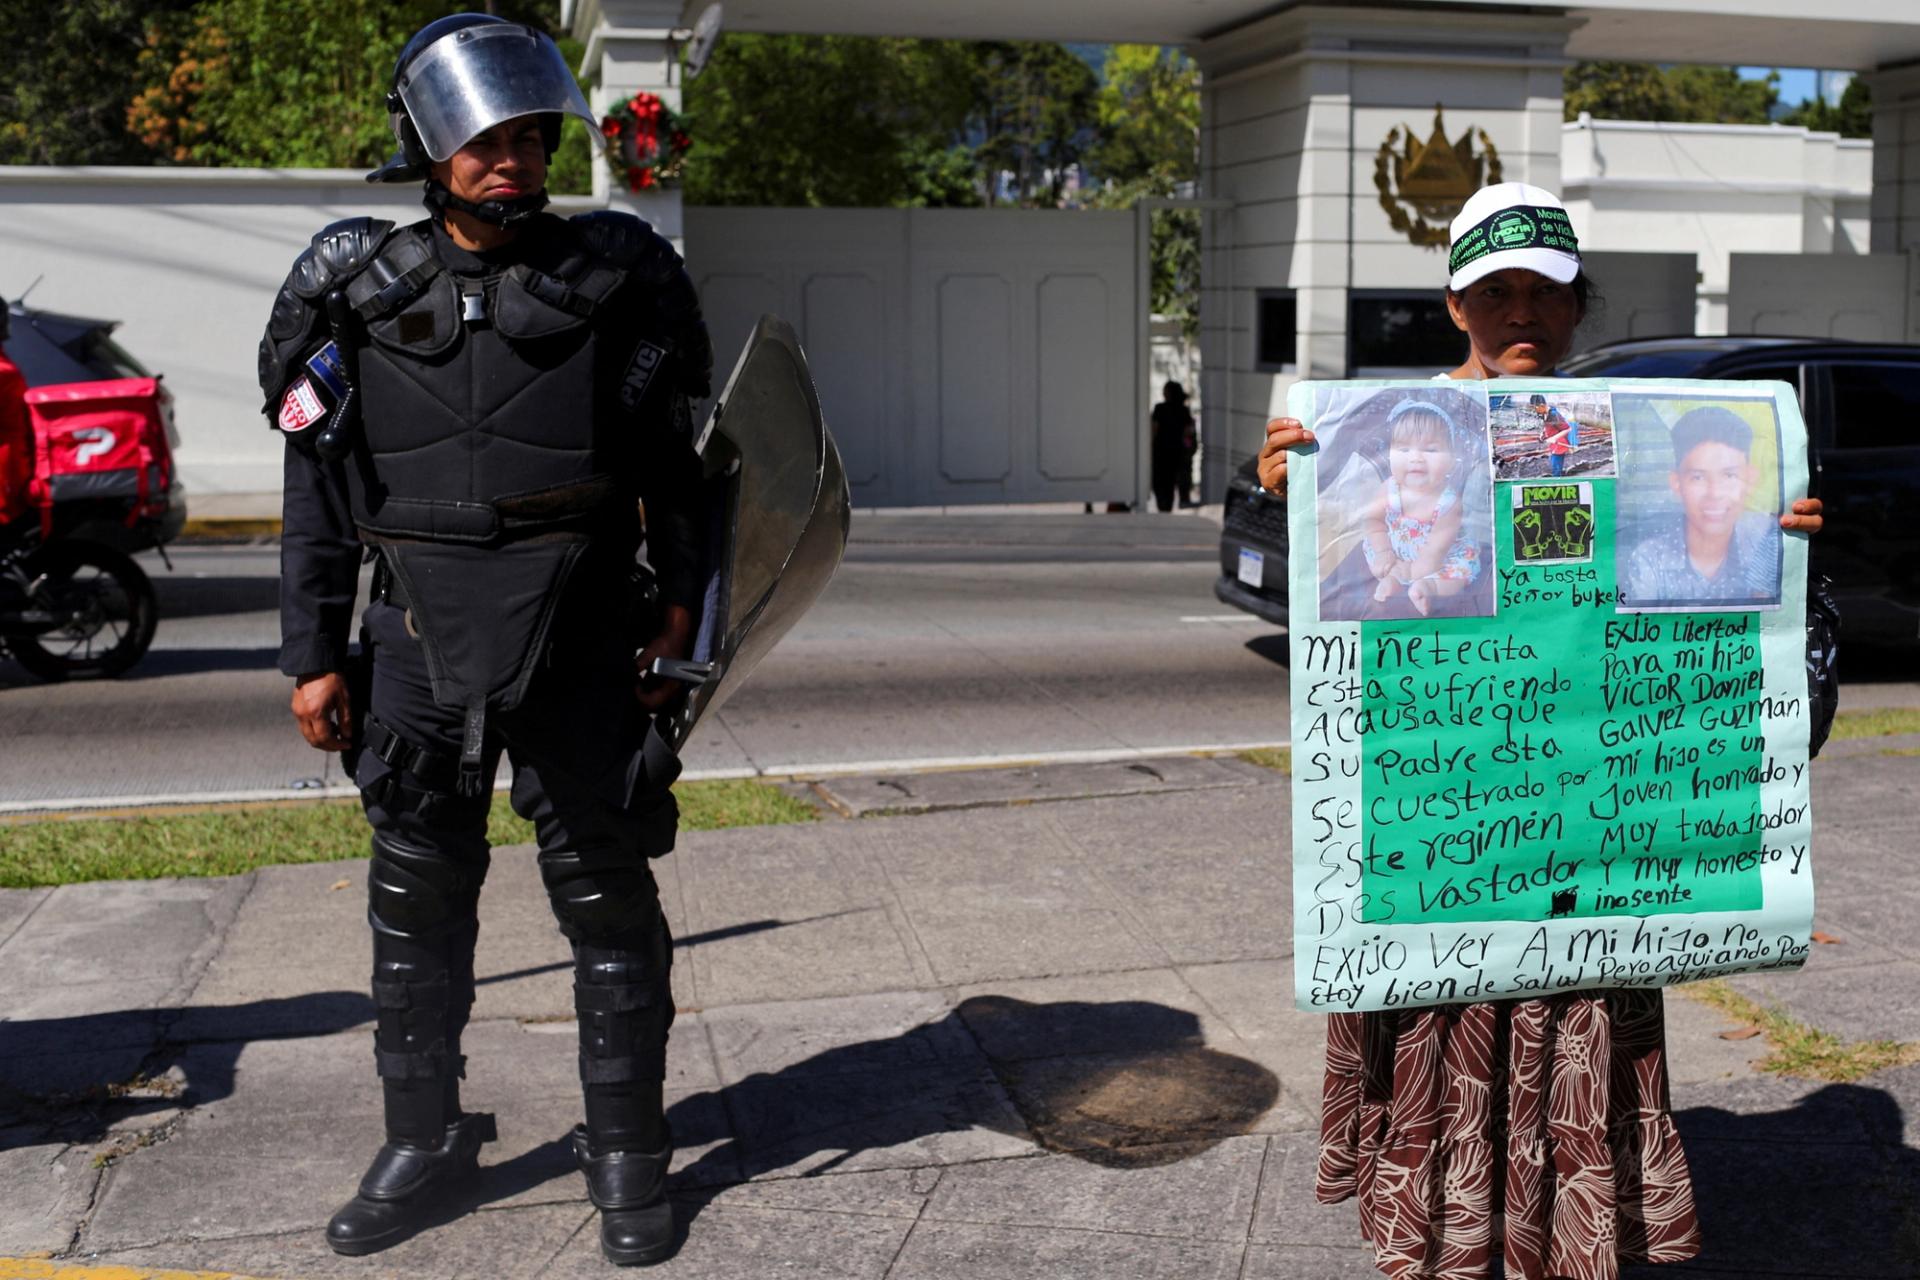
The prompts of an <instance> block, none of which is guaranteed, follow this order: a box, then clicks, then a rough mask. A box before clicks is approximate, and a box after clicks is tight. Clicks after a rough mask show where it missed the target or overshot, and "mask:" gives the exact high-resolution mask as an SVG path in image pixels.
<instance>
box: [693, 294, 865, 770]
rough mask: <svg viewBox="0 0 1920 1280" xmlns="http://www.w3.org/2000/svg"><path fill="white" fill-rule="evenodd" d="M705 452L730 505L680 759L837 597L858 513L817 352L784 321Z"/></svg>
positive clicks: (742, 377)
mask: <svg viewBox="0 0 1920 1280" xmlns="http://www.w3.org/2000/svg"><path fill="white" fill-rule="evenodd" d="M695 447H696V449H697V450H698V451H699V453H700V457H701V459H702V461H703V462H704V464H705V470H706V474H707V475H708V477H709V478H713V479H715V480H716V481H717V482H718V483H719V484H720V486H721V489H722V492H723V494H724V501H723V502H722V503H721V505H720V510H719V511H718V512H717V513H716V517H715V522H716V529H715V533H716V535H717V536H716V537H714V538H713V539H711V541H712V542H713V543H716V544H717V554H716V555H715V557H714V562H713V570H712V573H711V574H710V576H709V578H708V582H707V590H706V596H705V599H704V601H703V604H702V608H701V617H700V627H699V631H698V632H697V634H696V637H695V639H694V645H693V663H694V664H695V666H694V668H693V669H692V670H691V671H687V672H686V674H690V675H693V676H695V677H696V678H699V677H702V676H703V677H704V678H702V679H700V682H699V683H697V684H693V685H692V687H691V688H690V689H689V691H688V694H687V698H686V701H685V703H684V704H683V705H682V706H681V707H680V709H679V710H678V711H676V712H675V713H674V714H673V715H672V716H671V717H669V718H668V719H669V723H670V728H669V729H668V730H666V731H665V733H666V737H667V739H668V743H669V745H671V746H672V747H673V749H674V750H675V751H676V752H677V751H679V750H680V749H681V748H682V747H683V746H685V745H686V742H687V739H688V738H689V737H690V736H691V735H692V733H693V731H694V729H695V728H697V727H698V726H699V724H700V722H701V720H703V719H704V718H705V717H707V716H708V715H711V714H712V713H713V712H715V711H717V710H718V709H719V708H720V706H721V704H723V703H724V702H726V700H727V699H728V698H730V697H731V696H733V694H734V692H735V691H736V690H738V689H739V688H740V686H741V685H742V684H743V683H745V682H746V679H747V677H748V676H749V675H750V674H752V672H753V669H754V667H756V666H758V665H759V663H760V660H761V659H762V658H764V657H766V655H767V651H768V650H770V649H772V648H773V646H774V644H775V642H777V641H778V640H779V639H780V637H781V636H783V635H785V634H786V633H787V632H788V631H789V630H790V629H791V628H792V627H793V624H794V623H795V622H797V621H799V620H800V616H801V615H802V614H804V613H805V612H806V611H807V610H808V609H810V608H812V607H813V602H814V601H815V600H817V599H819V597H820V593H821V592H822V591H824V590H826V586H827V583H828V582H829V581H830V580H831V579H832V578H833V573H834V570H835V569H837V568H839V567H840V557H841V554H842V553H843V552H844V551H845V550H846V546H847V521H848V515H849V511H848V499H847V475H846V470H845V468H843V467H842V466H841V463H840V451H839V449H838V448H836V447H835V446H834V443H833V436H832V435H831V434H830V433H829V432H828V431H827V425H826V423H825V422H824V421H823V420H822V419H821V416H820V399H819V397H818V395H816V394H815V392H814V389H813V377H812V375H811V374H810V373H808V372H807V358H806V355H805V353H804V352H802V351H801V350H800V341H799V339H798V338H797V337H796V336H795V335H794V332H793V329H792V327H791V326H790V325H788V324H787V323H786V321H784V320H781V319H780V318H779V317H778V316H771V315H767V316H762V317H760V323H759V324H758V325H756V326H754V331H753V337H752V338H751V339H749V340H748V342H747V346H746V349H745V350H744V351H742V352H741V353H740V359H739V361H738V362H736V363H735V365H734V366H733V374H732V376H731V377H729V378H728V379H727V385H726V388H725V389H724V390H723V391H722V392H721V393H720V398H719V400H717V401H716V402H715V403H714V406H713V412H712V414H711V416H709V417H708V419H707V424H706V427H705V428H704V429H703V430H702V431H701V433H700V436H699V438H698V440H697V441H696V442H695ZM662 665H663V666H671V665H673V664H662ZM683 670H685V669H683ZM662 674H674V672H672V671H666V670H663V671H662Z"/></svg>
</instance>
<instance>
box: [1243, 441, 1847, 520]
mask: <svg viewBox="0 0 1920 1280" xmlns="http://www.w3.org/2000/svg"><path fill="white" fill-rule="evenodd" d="M1268 429H1269V430H1271V429H1272V424H1268ZM1268 439H1272V437H1271V436H1269V437H1268ZM1820 510H1821V508H1820V499H1818V498H1795V499H1794V500H1793V511H1792V514H1790V515H1784V516H1781V517H1780V527H1781V528H1782V529H1785V530H1787V532H1789V533H1809V534H1811V533H1818V532H1820V527H1821V526H1822V525H1824V524H1825V523H1826V519H1825V518H1824V517H1823V516H1821V514H1820Z"/></svg>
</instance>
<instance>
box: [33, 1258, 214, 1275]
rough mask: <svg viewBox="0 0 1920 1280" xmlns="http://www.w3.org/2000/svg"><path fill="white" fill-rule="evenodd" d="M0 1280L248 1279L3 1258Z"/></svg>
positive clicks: (185, 1272)
mask: <svg viewBox="0 0 1920 1280" xmlns="http://www.w3.org/2000/svg"><path fill="white" fill-rule="evenodd" d="M0 1280H247V1277H245V1276H240V1275H236V1274H234V1273H233V1272H231V1271H171V1270H155V1269H154V1268H151V1267H112V1266H108V1267H96V1266H89V1265H87V1264H86V1263H74V1262H41V1261H38V1260H36V1259H32V1258H0Z"/></svg>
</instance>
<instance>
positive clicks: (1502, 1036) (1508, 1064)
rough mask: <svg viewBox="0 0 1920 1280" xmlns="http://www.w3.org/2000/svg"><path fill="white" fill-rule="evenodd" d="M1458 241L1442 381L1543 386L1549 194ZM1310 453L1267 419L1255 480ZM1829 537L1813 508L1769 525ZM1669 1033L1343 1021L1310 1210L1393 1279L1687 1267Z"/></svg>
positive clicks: (1689, 1230) (1570, 1279)
mask: <svg viewBox="0 0 1920 1280" xmlns="http://www.w3.org/2000/svg"><path fill="white" fill-rule="evenodd" d="M1451 237H1452V241H1453V244H1452V251H1451V253H1450V254H1449V258H1448V265H1449V271H1450V276H1449V279H1448V281H1447V290H1446V299H1447V310H1448V312H1449V314H1450V315H1451V316H1452V318H1453V323H1454V324H1455V326H1456V327H1458V328H1459V329H1460V330H1461V331H1462V332H1463V333H1465V334H1466V336H1467V342H1468V351H1467V358H1466V360H1465V362H1463V363H1462V364H1461V365H1460V367H1459V368H1457V369H1454V370H1453V371H1451V372H1450V373H1444V374H1440V375H1438V376H1439V377H1440V378H1442V379H1486V378H1495V377H1540V376H1545V375H1550V374H1552V373H1553V372H1554V370H1555V369H1556V368H1557V367H1558V365H1559V363H1560V361H1561V360H1562V359H1563V358H1564V357H1565V356H1566V355H1567V353H1568V351H1569V349H1570V348H1571V347H1572V345H1573V337H1574V332H1575V330H1576V329H1577V328H1578V327H1579V325H1580V322H1581V320H1582V319H1583V318H1584V317H1585V315H1586V311H1587V305H1588V302H1589V299H1590V297H1591V293H1592V291H1591V286H1590V284H1589V282H1588V280H1587V277H1586V275H1585V274H1584V273H1583V272H1582V270H1581V265H1580V256H1579V248H1578V244H1577V242H1576V240H1575V237H1574V230H1573V227H1572V224H1571V223H1570V222H1569V221H1568V219H1567V215H1566V210H1565V209H1564V207H1563V206H1562V205H1561V203H1560V201H1559V200H1558V199H1557V198H1556V197H1555V196H1554V195H1553V194H1552V193H1551V192H1548V191H1544V190H1541V189H1540V188H1538V187H1532V186H1527V185H1524V184H1522V183H1517V182H1508V183H1501V184H1498V185H1496V186H1491V187H1486V188H1483V189H1482V190H1480V191H1479V192H1476V193H1475V194H1474V196H1473V198H1472V199H1470V200H1468V201H1467V204H1466V206H1465V208H1463V209H1462V210H1461V212H1460V215H1459V217H1457V218H1455V219H1454V221H1453V225H1452V228H1451ZM1313 446H1314V436H1313V433H1312V432H1310V431H1308V430H1306V429H1305V428H1304V427H1303V426H1302V424H1301V423H1300V422H1299V421H1298V420H1296V419H1293V418H1276V419H1274V420H1273V421H1271V422H1269V423H1268V424H1267V439H1266V443H1265V445H1264V446H1263V447H1262V448H1261V450H1260V459H1259V474H1260V483H1261V485H1262V486H1263V487H1264V488H1265V489H1267V490H1268V491H1269V492H1271V493H1275V494H1281V495H1284V494H1285V492H1286V486H1287V456H1288V451H1290V450H1295V449H1310V448H1312V447H1313ZM1820 525H1821V515H1820V503H1819V501H1818V500H1817V499H1801V500H1799V501H1796V502H1794V503H1793V505H1792V511H1791V513H1790V514H1787V515H1783V516H1782V517H1781V518H1780V526H1781V527H1782V528H1783V529H1787V530H1794V531H1799V532H1803V533H1817V532H1818V531H1819V529H1820ZM1665 1038H1666V1037H1665V1027H1664V1019H1663V1014H1662V1007H1661V1000H1660V994H1659V992H1658V991H1647V990H1631V991H1575V992H1570V993H1568V994H1566V995H1560V996H1552V997H1545V998H1540V999H1528V1000H1504V1001H1489V1002H1482V1003H1474V1004H1457V1005H1446V1006H1441V1007H1435V1008H1417V1009H1408V1010H1393V1011H1384V1012H1378V1013H1347V1014H1334V1015H1332V1016H1331V1017H1330V1019H1329V1025H1328V1030H1327V1067H1326V1076H1325V1080H1324V1086H1323V1093H1324V1096H1323V1114H1322V1120H1321V1138H1320V1162H1319V1170H1318V1178H1317V1191H1318V1195H1319V1198H1320V1200H1321V1201H1322V1202H1324V1203H1328V1204H1332V1203H1337V1202H1338V1201H1341V1200H1345V1199H1347V1198H1349V1197H1357V1198H1358V1199H1359V1208H1360V1224H1361V1231H1362V1233H1363V1234H1364V1236H1365V1237H1366V1239H1367V1241H1368V1243H1369V1244H1371V1245H1372V1246H1373V1250H1374V1258H1375V1261H1376V1262H1377V1264H1378V1265H1379V1266H1380V1268H1381V1269H1382V1270H1383V1271H1385V1272H1386V1273H1387V1274H1388V1275H1390V1276H1393V1277H1395V1280H1429V1278H1437V1277H1445V1278H1446V1280H1467V1278H1468V1277H1481V1276H1487V1275H1489V1274H1491V1265H1492V1264H1491V1260H1492V1257H1493V1255H1495V1254H1501V1255H1504V1259H1505V1273H1506V1275H1508V1276H1509V1277H1513V1280H1613V1277H1616V1276H1617V1275H1618V1274H1619V1270H1620V1264H1621V1263H1622V1262H1639V1261H1646V1262H1679V1261H1683V1260H1685V1259H1687V1258H1691V1257H1693V1256H1694V1255H1695V1254H1697V1253H1698V1252H1699V1247H1700V1231H1699V1223H1698V1221H1697V1219H1696V1217H1695V1213H1694V1204H1693V1188H1692V1185H1691V1183H1690V1181H1689V1179H1688V1174H1687V1164H1686V1157H1685V1155H1684V1154H1683V1153H1682V1151H1681V1149H1680V1140H1679V1135H1678V1133H1677V1132H1676V1131H1675V1129H1674V1125H1673V1119H1672V1117H1671V1115H1670V1114H1669V1112H1668V1089H1667V1066H1666V1044H1665ZM1496 1233H1497V1234H1496Z"/></svg>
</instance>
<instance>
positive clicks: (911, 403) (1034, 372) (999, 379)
mask: <svg viewBox="0 0 1920 1280" xmlns="http://www.w3.org/2000/svg"><path fill="white" fill-rule="evenodd" d="M685 216H686V255H687V263H688V267H689V269H690V270H691V272H692V274H693V279H694V283H695V284H696V285H697V286H698V287H699V290H700V299H701V306H702V308H703V309H704V310H705V312H706V315H707V320H708V323H709V325H710V326H711V328H712V330H713V334H714V347H715V356H716V361H717V363H718V365H719V369H720V373H721V376H722V377H724V376H725V372H726V370H727V369H729V368H731V367H732V362H733V360H734V358H735V357H736V356H737V355H738V354H739V351H740V347H741V345H742V343H744V342H745V340H746V337H747V335H748V334H749V333H750V332H752V329H753V324H754V321H755V320H756V319H758V318H759V316H760V315H761V313H762V312H767V311H771V312H774V313H775V314H777V315H780V316H782V317H784V318H785V319H787V320H788V321H789V322H790V323H791V324H792V325H793V326H794V328H795V329H796V330H798V332H799V334H800V340H801V342H802V343H803V344H804V345H805V347H806V351H807V359H808V362H809V364H810V365H811V366H812V368H813V374H814V380H815V382H816V384H817V385H818V388H819V392H820V404H821V408H822V410H823V411H824V413H825V415H826V419H827V424H828V426H829V427H831V428H832V430H833V434H834V439H835V440H837V441H838V442H839V445H840V450H841V453H842V455H843V456H844V458H845V461H846V465H847V480H848V483H849V484H850V485H851V487H852V490H853V497H854V501H855V502H856V503H858V504H859V505H861V506H928V505H959V504H966V503H986V502H1057V501H1072V502H1082V501H1102V502H1104V501H1107V500H1110V499H1124V500H1131V499H1134V498H1136V497H1137V496H1138V495H1139V493H1140V489H1141V482H1142V479H1143V477H1144V475H1145V471H1144V468H1145V450H1144V439H1145V429H1144V426H1143V425H1142V424H1143V423H1144V421H1145V417H1146V408H1145V405H1144V404H1143V403H1142V399H1141V397H1142V389H1143V387H1144V385H1145V384H1144V382H1143V378H1144V373H1143V372H1142V369H1141V356H1140V349H1141V345H1142V344H1141V340H1140V334H1141V325H1142V324H1144V314H1143V310H1142V309H1143V307H1144V305H1145V304H1144V301H1143V300H1142V299H1141V297H1140V284H1139V280H1138V276H1139V274H1140V270H1139V265H1140V261H1141V258H1140V250H1139V248H1138V246H1137V243H1136V234H1137V233H1136V223H1135V219H1134V216H1133V215H1132V214H1131V213H1119V212H1092V211H1072V212H1067V211H1054V210H1008V209H733V208H705V207H701V208H693V207H690V208H688V209H687V210H686V215H685Z"/></svg>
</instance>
